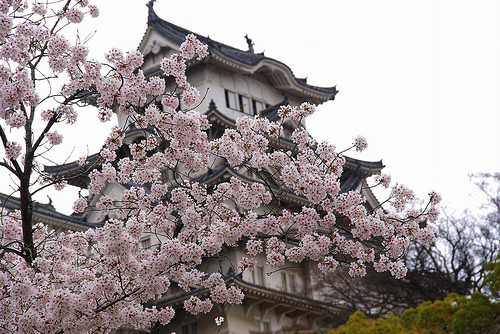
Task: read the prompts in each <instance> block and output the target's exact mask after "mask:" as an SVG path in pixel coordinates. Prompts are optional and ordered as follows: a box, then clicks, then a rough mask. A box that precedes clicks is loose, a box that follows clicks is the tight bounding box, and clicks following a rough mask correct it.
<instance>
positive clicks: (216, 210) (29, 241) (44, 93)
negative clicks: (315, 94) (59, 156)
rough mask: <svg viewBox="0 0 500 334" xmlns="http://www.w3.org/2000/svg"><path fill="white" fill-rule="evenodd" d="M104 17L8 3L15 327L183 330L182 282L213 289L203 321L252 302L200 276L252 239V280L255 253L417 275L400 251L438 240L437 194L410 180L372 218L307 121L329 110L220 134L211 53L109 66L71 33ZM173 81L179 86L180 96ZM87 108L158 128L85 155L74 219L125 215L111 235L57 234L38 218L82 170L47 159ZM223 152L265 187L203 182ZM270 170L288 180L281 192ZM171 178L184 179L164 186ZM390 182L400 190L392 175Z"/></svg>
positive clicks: (0, 24) (0, 31)
mask: <svg viewBox="0 0 500 334" xmlns="http://www.w3.org/2000/svg"><path fill="white" fill-rule="evenodd" d="M98 14H99V12H98V9H97V7H95V6H93V5H91V4H89V3H88V1H87V0H55V1H51V2H35V3H28V2H24V1H21V0H2V1H0V58H1V61H0V85H1V89H0V118H1V119H2V123H1V126H0V138H1V141H2V144H3V147H4V149H5V156H4V159H3V161H2V162H0V166H1V167H2V168H3V172H4V173H8V174H9V176H10V178H11V179H12V185H11V186H12V187H13V188H14V189H15V193H14V194H17V195H18V196H19V210H16V211H7V210H2V212H1V219H0V310H1V311H0V332H2V333H11V332H26V333H35V332H36V333H64V332H68V333H79V332H109V331H110V330H112V329H114V328H117V327H119V326H121V325H124V324H126V325H129V326H132V327H135V328H147V327H148V326H150V325H151V324H152V323H156V322H159V323H161V324H167V323H168V322H169V321H170V320H171V318H172V317H173V315H174V310H173V309H172V308H170V307H164V308H161V309H156V308H155V307H154V306H149V304H148V303H147V302H148V301H151V300H153V299H154V298H157V297H158V296H161V295H162V294H164V293H166V292H167V291H168V290H169V286H170V281H171V280H175V281H176V282H178V284H179V286H180V287H181V288H183V289H184V290H186V291H190V289H191V288H192V287H204V288H207V289H209V290H210V295H209V297H208V298H206V299H201V298H199V297H197V296H195V295H193V296H192V297H191V298H190V299H188V300H187V301H186V302H185V304H184V307H185V309H186V310H187V311H188V312H191V313H193V314H197V313H200V312H208V311H209V310H210V309H211V308H212V307H213V305H214V304H215V303H229V304H238V303H241V302H242V299H243V297H244V296H243V293H242V292H241V291H240V290H238V289H237V288H235V287H234V286H230V285H228V284H227V282H226V280H225V277H224V276H223V275H222V274H221V273H219V272H212V273H207V272H203V271H201V270H199V267H198V265H199V264H200V263H201V262H202V258H204V257H209V256H216V255H217V254H218V253H220V252H221V249H222V247H223V246H236V245H243V246H246V250H247V253H248V256H247V257H243V258H242V259H241V261H240V262H239V264H238V265H237V268H238V271H239V272H241V271H244V270H252V269H253V268H254V267H255V264H256V260H255V256H256V255H258V254H260V253H265V255H266V258H267V264H268V265H269V267H271V268H275V269H279V268H280V267H282V266H283V265H284V263H285V262H286V261H287V262H302V261H304V260H311V261H315V262H317V265H318V267H319V268H320V270H321V271H323V272H331V271H334V270H335V269H336V268H337V267H338V266H340V265H347V266H349V267H350V270H349V272H350V274H351V275H352V276H357V275H359V276H363V275H364V274H365V272H366V267H367V266H373V267H375V269H376V270H377V271H379V272H382V271H389V272H390V273H391V274H392V275H393V276H395V277H396V278H402V277H404V275H405V273H406V268H405V267H404V265H403V263H402V262H401V261H400V257H401V254H402V253H403V252H404V250H405V248H406V247H407V246H408V244H409V243H410V242H411V241H412V240H419V241H420V242H423V243H429V242H431V241H432V240H433V238H434V234H433V232H432V230H431V229H430V228H428V227H426V228H421V227H419V225H418V221H419V220H420V219H421V217H422V216H426V217H427V218H428V219H430V220H435V219H436V217H437V210H436V208H435V205H436V204H437V203H438V202H439V200H440V197H439V196H438V195H437V194H436V193H434V192H431V193H430V198H429V202H428V205H427V206H426V207H425V209H424V210H421V211H417V210H414V209H411V205H410V203H411V201H412V200H413V199H414V195H413V192H411V191H410V190H409V189H407V188H406V187H404V186H403V185H401V184H396V185H394V186H392V192H391V197H390V199H388V200H387V203H388V205H387V208H386V209H385V210H384V209H382V208H376V209H375V210H372V211H368V210H367V209H366V207H365V205H364V204H365V202H366V199H365V198H364V197H363V196H362V195H361V193H360V192H359V191H351V192H348V193H341V192H340V181H339V178H340V176H341V174H342V171H343V164H344V163H345V158H344V157H343V155H342V154H341V153H337V152H336V150H335V147H334V146H333V145H331V144H329V143H326V142H322V143H317V142H316V141H314V139H313V138H312V137H311V136H310V135H309V133H308V132H307V131H306V130H305V129H304V127H303V126H302V124H303V122H302V120H303V119H304V118H305V117H307V116H309V115H310V114H312V113H313V112H314V110H315V107H314V106H313V105H311V104H308V103H304V104H302V105H301V106H299V107H292V106H287V107H281V109H280V110H279V115H280V117H281V121H279V122H271V121H269V120H268V119H265V118H242V119H239V120H237V122H236V127H235V128H234V129H228V130H226V131H225V133H224V134H223V135H222V136H221V137H219V138H217V139H214V140H209V139H208V136H207V129H209V127H210V124H209V122H208V120H207V118H206V117H205V116H204V115H202V114H200V113H199V112H197V111H195V110H194V108H195V107H196V104H197V102H198V101H199V99H200V93H199V92H198V91H197V90H196V88H194V87H193V86H191V85H190V84H189V82H188V80H187V77H186V62H187V61H189V60H190V59H193V58H198V59H201V58H203V57H205V56H206V55H207V51H208V50H207V46H206V45H203V44H201V43H200V42H199V41H198V40H197V38H196V37H195V36H193V35H189V36H187V37H186V41H185V42H184V43H183V44H182V45H181V46H180V50H179V53H177V54H174V55H172V56H171V57H170V58H166V59H163V61H162V62H161V69H162V71H163V74H164V75H163V77H161V78H160V77H151V78H145V76H144V73H143V72H142V71H141V70H140V66H141V65H142V55H141V54H140V53H139V52H138V51H129V52H126V53H123V52H122V51H120V50H118V49H112V50H110V51H109V52H108V53H107V54H106V56H105V58H106V61H107V63H106V64H104V63H100V62H98V61H95V60H90V59H88V58H87V57H88V54H89V49H88V47H87V46H86V45H85V43H83V42H82V41H79V40H77V42H76V43H75V44H71V43H70V42H69V41H68V39H66V38H65V37H64V36H63V35H62V31H63V28H64V27H65V26H67V25H70V24H78V23H80V22H81V21H82V20H84V19H85V17H87V16H92V17H95V16H97V15H98ZM61 80H63V81H64V83H63V85H62V86H61V88H60V89H58V88H57V87H58V86H59V85H60V84H59V83H60V82H61ZM165 80H171V81H172V82H175V88H174V89H173V90H172V91H167V90H166V81H165ZM180 105H181V106H182V108H180V107H179V106H180ZM81 106H89V107H91V108H96V109H97V115H98V118H99V119H100V121H109V120H110V119H111V115H112V113H113V112H117V113H122V114H124V115H127V116H128V117H129V122H127V124H132V125H133V126H135V127H136V128H139V129H144V134H145V139H144V140H142V141H140V142H137V143H133V144H130V145H128V146H127V150H128V151H129V152H130V155H129V156H127V157H118V156H117V151H118V150H120V149H121V148H122V147H123V146H124V145H125V144H124V138H125V134H126V131H127V128H119V127H115V128H113V130H112V131H111V133H110V134H109V136H108V138H107V139H106V141H105V145H104V146H103V149H102V150H101V151H100V152H99V157H98V159H94V160H92V159H87V158H86V157H83V158H81V159H79V160H78V162H79V164H80V167H81V170H80V171H79V172H78V174H79V175H88V176H89V177H90V185H89V192H90V194H91V195H93V196H94V198H99V200H98V202H97V203H91V202H89V199H88V198H86V197H81V198H78V199H76V201H75V204H74V210H75V211H76V212H83V211H85V210H106V211H107V212H111V213H112V215H111V216H112V217H111V218H110V219H108V220H107V221H106V222H105V224H104V226H102V227H101V228H95V229H89V230H87V231H85V232H71V231H65V232H61V231H51V230H49V229H48V228H47V226H44V225H43V224H40V223H38V222H36V221H34V219H33V210H34V208H33V196H34V195H35V194H37V193H38V192H39V191H40V190H42V189H46V188H48V187H53V188H54V189H56V190H60V189H62V188H64V187H65V186H66V184H67V183H68V181H69V180H71V178H73V177H76V176H77V175H74V174H71V175H70V174H64V173H56V174H48V173H46V172H45V171H44V169H43V167H42V166H41V164H40V162H39V159H40V158H41V157H42V156H43V155H44V154H46V152H47V151H48V150H50V149H51V148H52V147H54V146H55V145H60V144H62V143H63V142H64V141H63V138H62V136H61V134H60V133H59V132H58V131H57V130H58V129H59V126H60V125H61V124H63V123H66V124H71V125H73V126H78V125H77V124H78V123H77V116H78V110H79V107H81ZM290 120H291V121H295V122H296V124H297V127H296V129H295V130H294V131H293V134H292V137H291V139H292V140H293V143H294V144H295V147H294V149H293V150H291V151H284V150H282V149H280V148H279V147H276V146H275V145H273V144H272V143H273V142H275V141H276V140H279V138H280V137H281V136H282V135H283V133H284V132H283V122H285V121H290ZM19 138H21V139H19ZM365 147H366V141H365V140H364V138H362V137H358V138H357V139H355V141H354V143H353V148H354V149H356V150H360V151H361V150H363V149H364V148H365ZM217 159H219V160H220V159H225V160H226V161H227V162H228V163H229V164H230V165H231V166H232V167H234V168H239V169H246V170H248V171H249V172H251V173H253V175H255V177H256V180H257V181H255V182H250V181H247V180H241V179H238V178H232V179H230V180H229V181H227V182H223V183H220V184H217V185H215V186H213V187H207V186H206V185H205V184H203V183H202V182H200V179H201V177H200V176H202V175H203V174H204V173H206V171H207V170H209V168H210V166H211V164H212V163H213V162H214V161H216V160H217ZM61 163H62V161H61ZM264 170H266V171H269V170H270V171H273V173H274V174H273V178H274V183H273V185H271V184H270V183H269V179H268V177H267V176H263V175H264V174H263V171H264ZM165 171H169V172H170V173H172V175H173V178H172V180H173V181H174V184H172V182H171V183H165V182H164V176H163V175H164V172H165ZM259 175H261V177H260V178H259ZM266 175H267V174H266ZM115 182H118V183H122V184H129V185H130V184H132V186H129V187H127V189H126V190H125V191H124V193H123V195H122V197H121V198H119V199H113V198H110V197H108V196H106V195H105V194H104V193H102V189H103V187H104V186H106V184H110V183H115ZM375 182H376V183H377V184H379V185H381V186H385V187H390V184H389V177H388V176H386V175H379V176H378V177H377V178H376V181H375ZM284 192H288V193H294V194H295V195H297V196H302V197H303V198H305V199H307V200H308V202H309V203H310V205H309V206H307V207H303V208H302V209H301V210H298V211H297V212H292V211H288V210H286V209H282V208H280V207H279V206H277V205H275V203H277V202H279V197H278V196H279V194H282V193H284ZM339 217H341V218H342V222H340V220H338V219H339ZM344 218H345V219H344ZM345 221H348V223H344V222H345ZM145 233H148V234H151V235H153V236H154V237H155V240H156V244H155V247H150V248H146V249H143V248H142V247H141V246H140V242H139V240H140V237H141V235H143V234H145ZM239 272H238V273H239Z"/></svg>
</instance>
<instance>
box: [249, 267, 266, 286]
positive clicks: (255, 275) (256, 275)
mask: <svg viewBox="0 0 500 334" xmlns="http://www.w3.org/2000/svg"><path fill="white" fill-rule="evenodd" d="M252 281H253V283H254V284H258V285H266V280H265V273H264V267H263V266H257V267H256V268H255V270H254V271H252Z"/></svg>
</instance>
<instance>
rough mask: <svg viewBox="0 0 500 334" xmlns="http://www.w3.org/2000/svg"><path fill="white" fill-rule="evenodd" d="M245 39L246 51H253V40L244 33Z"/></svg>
mask: <svg viewBox="0 0 500 334" xmlns="http://www.w3.org/2000/svg"><path fill="white" fill-rule="evenodd" d="M152 1H154V0H152ZM245 39H246V40H247V44H248V50H247V51H248V52H251V53H254V51H253V46H254V45H255V43H254V42H252V39H251V38H250V37H248V34H246V35H245Z"/></svg>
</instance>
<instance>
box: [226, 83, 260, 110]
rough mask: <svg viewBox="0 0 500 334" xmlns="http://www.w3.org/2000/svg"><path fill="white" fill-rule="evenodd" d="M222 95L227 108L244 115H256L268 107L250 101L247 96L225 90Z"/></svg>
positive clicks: (255, 101) (252, 100)
mask: <svg viewBox="0 0 500 334" xmlns="http://www.w3.org/2000/svg"><path fill="white" fill-rule="evenodd" d="M224 94H225V97H226V107H227V108H229V109H234V110H238V111H241V112H243V113H245V114H249V115H252V114H254V115H257V114H258V113H259V111H261V110H263V109H265V108H267V107H268V105H267V104H265V103H264V102H261V101H257V100H254V99H250V98H249V97H248V96H245V95H242V94H237V93H235V92H232V91H230V90H227V89H226V90H225V91H224Z"/></svg>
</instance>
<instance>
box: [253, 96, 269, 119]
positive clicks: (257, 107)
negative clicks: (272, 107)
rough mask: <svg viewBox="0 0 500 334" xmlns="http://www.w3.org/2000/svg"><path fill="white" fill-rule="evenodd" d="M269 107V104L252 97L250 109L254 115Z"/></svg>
mask: <svg viewBox="0 0 500 334" xmlns="http://www.w3.org/2000/svg"><path fill="white" fill-rule="evenodd" d="M268 107H269V104H267V103H264V102H261V101H257V100H254V99H252V109H253V113H254V115H258V114H259V113H260V112H261V111H262V110H264V109H266V108H268Z"/></svg>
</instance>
